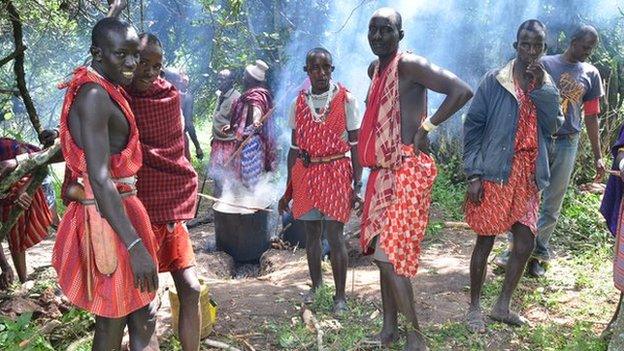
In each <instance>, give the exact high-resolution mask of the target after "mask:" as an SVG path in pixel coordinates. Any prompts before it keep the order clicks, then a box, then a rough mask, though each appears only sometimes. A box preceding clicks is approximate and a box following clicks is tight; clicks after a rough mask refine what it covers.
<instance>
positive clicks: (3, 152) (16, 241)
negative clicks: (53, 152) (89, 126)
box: [0, 138, 52, 252]
mask: <svg viewBox="0 0 624 351" xmlns="http://www.w3.org/2000/svg"><path fill="white" fill-rule="evenodd" d="M36 151H39V148H38V147H36V146H34V145H30V144H26V143H22V142H19V141H17V140H15V139H10V138H0V161H4V160H8V159H11V158H15V156H17V155H19V154H22V153H24V152H36ZM28 180H30V176H26V177H24V178H22V179H21V180H20V181H19V182H17V183H16V184H14V185H13V186H12V189H11V191H10V193H9V194H8V196H7V197H5V198H4V199H1V200H0V214H1V218H2V221H7V220H8V219H9V214H10V213H11V211H12V210H13V206H14V205H13V204H14V202H15V200H16V199H17V195H18V191H19V190H20V189H22V188H23V186H24V185H25V183H26V182H28ZM50 225H52V214H51V213H50V209H49V208H48V203H47V201H46V198H45V195H44V194H43V190H42V189H41V187H39V188H38V189H37V190H35V193H34V194H33V196H32V202H31V203H30V207H29V208H28V209H26V210H25V211H24V212H23V213H22V215H21V216H20V217H19V218H18V219H17V222H16V223H15V226H13V228H11V231H10V232H9V233H8V236H7V238H8V242H9V248H10V249H11V251H12V252H24V251H26V249H28V248H31V247H33V246H35V245H36V244H37V243H39V242H41V240H43V239H45V237H46V236H47V235H48V230H49V229H50Z"/></svg>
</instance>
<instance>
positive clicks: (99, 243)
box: [52, 18, 158, 350]
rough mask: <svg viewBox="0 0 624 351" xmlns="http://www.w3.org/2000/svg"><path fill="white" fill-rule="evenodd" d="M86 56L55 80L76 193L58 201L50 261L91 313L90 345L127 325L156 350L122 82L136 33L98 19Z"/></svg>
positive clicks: (133, 145)
mask: <svg viewBox="0 0 624 351" xmlns="http://www.w3.org/2000/svg"><path fill="white" fill-rule="evenodd" d="M91 56H92V63H91V66H90V67H80V68H78V69H77V70H76V71H75V72H74V75H73V77H72V79H71V81H70V82H68V83H67V84H65V85H64V86H65V87H66V88H67V92H66V95H65V102H64V104H63V109H62V114H61V121H60V137H61V146H62V150H63V155H64V157H65V160H66V162H67V166H68V169H69V172H71V174H72V175H73V176H74V177H75V178H76V179H77V180H78V181H79V182H80V183H82V184H83V185H84V195H83V196H76V197H75V198H76V199H77V198H80V200H78V201H73V202H71V203H70V204H69V206H68V207H67V212H66V213H65V215H64V217H63V219H62V221H61V223H60V225H59V228H58V233H57V238H56V242H55V245H54V250H53V253H52V265H53V266H54V268H55V269H56V271H57V273H58V280H59V285H60V287H61V289H62V291H63V293H64V294H65V295H66V296H67V298H68V299H69V301H70V302H71V303H73V304H74V305H77V306H78V307H80V308H83V309H86V310H88V311H90V312H91V313H94V314H95V315H96V322H95V336H94V339H93V350H119V349H120V347H121V340H122V337H123V331H124V328H125V326H126V325H127V326H128V331H129V335H130V349H131V350H148V349H157V345H153V344H152V345H150V340H151V338H152V335H153V333H154V327H155V320H153V319H150V318H148V317H149V310H150V308H149V305H150V303H151V302H152V300H153V299H154V296H155V291H156V290H157V288H158V273H157V270H156V267H157V266H156V249H157V246H158V244H157V242H156V239H155V237H154V233H153V232H152V228H151V225H150V220H149V217H148V214H147V212H146V210H145V208H144V207H143V205H142V204H141V202H140V201H139V199H138V198H137V196H136V193H137V190H136V185H135V183H136V174H137V172H138V171H139V169H140V168H141V165H142V159H143V158H142V151H141V145H140V143H139V132H138V129H137V125H136V122H135V117H134V114H133V113H132V110H131V108H130V105H129V104H128V101H127V100H126V96H127V95H126V94H125V92H124V91H123V90H122V89H121V86H122V85H127V84H130V82H132V79H133V77H134V71H135V69H136V68H137V64H138V60H139V37H138V35H137V33H136V31H135V30H134V28H133V27H132V26H130V25H129V24H128V23H125V22H123V21H120V20H117V19H114V18H104V19H102V20H100V21H98V23H97V24H96V25H95V27H94V28H93V32H92V46H91Z"/></svg>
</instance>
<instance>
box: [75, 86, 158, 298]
mask: <svg viewBox="0 0 624 351" xmlns="http://www.w3.org/2000/svg"><path fill="white" fill-rule="evenodd" d="M74 106H75V107H76V108H77V113H78V115H79V118H80V140H81V141H82V144H83V145H82V147H83V149H84V153H85V158H86V162H87V173H88V176H89V182H90V184H91V187H92V188H93V195H94V197H95V200H96V202H97V204H98V209H99V211H100V213H101V214H102V217H104V218H106V220H107V221H108V223H109V224H110V225H111V227H112V228H113V229H114V230H115V232H116V233H117V235H118V236H119V239H120V240H121V241H122V242H123V243H124V245H125V246H126V247H128V246H129V245H130V244H132V243H133V242H135V241H136V240H137V239H138V238H139V236H138V234H137V232H136V229H135V228H134V226H133V225H132V223H131V222H130V219H129V218H128V216H127V214H126V212H125V209H124V206H123V202H122V200H121V196H120V195H119V192H118V191H117V188H116V186H115V183H114V182H113V180H112V179H111V175H110V172H109V159H110V154H111V152H110V145H109V130H108V122H109V119H110V116H111V115H112V113H113V103H112V102H111V100H110V97H109V96H108V93H107V92H106V91H104V89H103V88H101V87H99V86H93V85H90V86H85V87H83V88H82V89H81V92H80V93H79V94H78V98H77V99H76V102H75V103H74ZM130 258H131V265H132V270H133V273H134V275H135V287H137V288H139V287H140V288H141V291H145V290H147V291H154V290H156V288H157V287H158V276H157V273H156V269H155V265H154V261H153V259H152V258H151V256H150V255H149V253H148V252H147V249H146V248H145V246H144V245H143V243H142V242H139V243H138V245H134V246H133V249H132V251H131V252H130Z"/></svg>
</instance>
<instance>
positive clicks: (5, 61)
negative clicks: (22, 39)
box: [0, 45, 26, 67]
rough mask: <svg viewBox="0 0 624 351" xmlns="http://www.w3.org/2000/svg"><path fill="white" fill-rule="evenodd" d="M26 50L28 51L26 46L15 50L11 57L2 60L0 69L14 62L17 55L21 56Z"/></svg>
mask: <svg viewBox="0 0 624 351" xmlns="http://www.w3.org/2000/svg"><path fill="white" fill-rule="evenodd" d="M24 50H26V46H23V45H22V47H20V49H19V50H15V51H13V52H12V53H10V54H9V56H7V57H5V58H3V59H1V60H0V67H2V66H4V65H6V64H7V63H9V62H11V60H13V59H14V58H16V57H17V55H19V54H21V53H23V52H24Z"/></svg>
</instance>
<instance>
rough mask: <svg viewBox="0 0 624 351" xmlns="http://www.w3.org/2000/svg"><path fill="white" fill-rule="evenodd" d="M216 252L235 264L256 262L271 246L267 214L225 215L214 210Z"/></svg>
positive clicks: (258, 212) (259, 212)
mask: <svg viewBox="0 0 624 351" xmlns="http://www.w3.org/2000/svg"><path fill="white" fill-rule="evenodd" d="M214 225H215V237H216V244H217V250H220V251H225V252H226V253H227V254H228V255H230V256H232V257H233V258H234V261H236V262H257V261H258V260H259V259H260V256H262V254H263V253H264V252H265V251H266V250H268V249H269V247H270V246H271V242H270V233H269V226H268V212H266V211H256V212H254V213H249V214H247V213H245V214H240V213H225V212H219V211H217V210H214Z"/></svg>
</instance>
